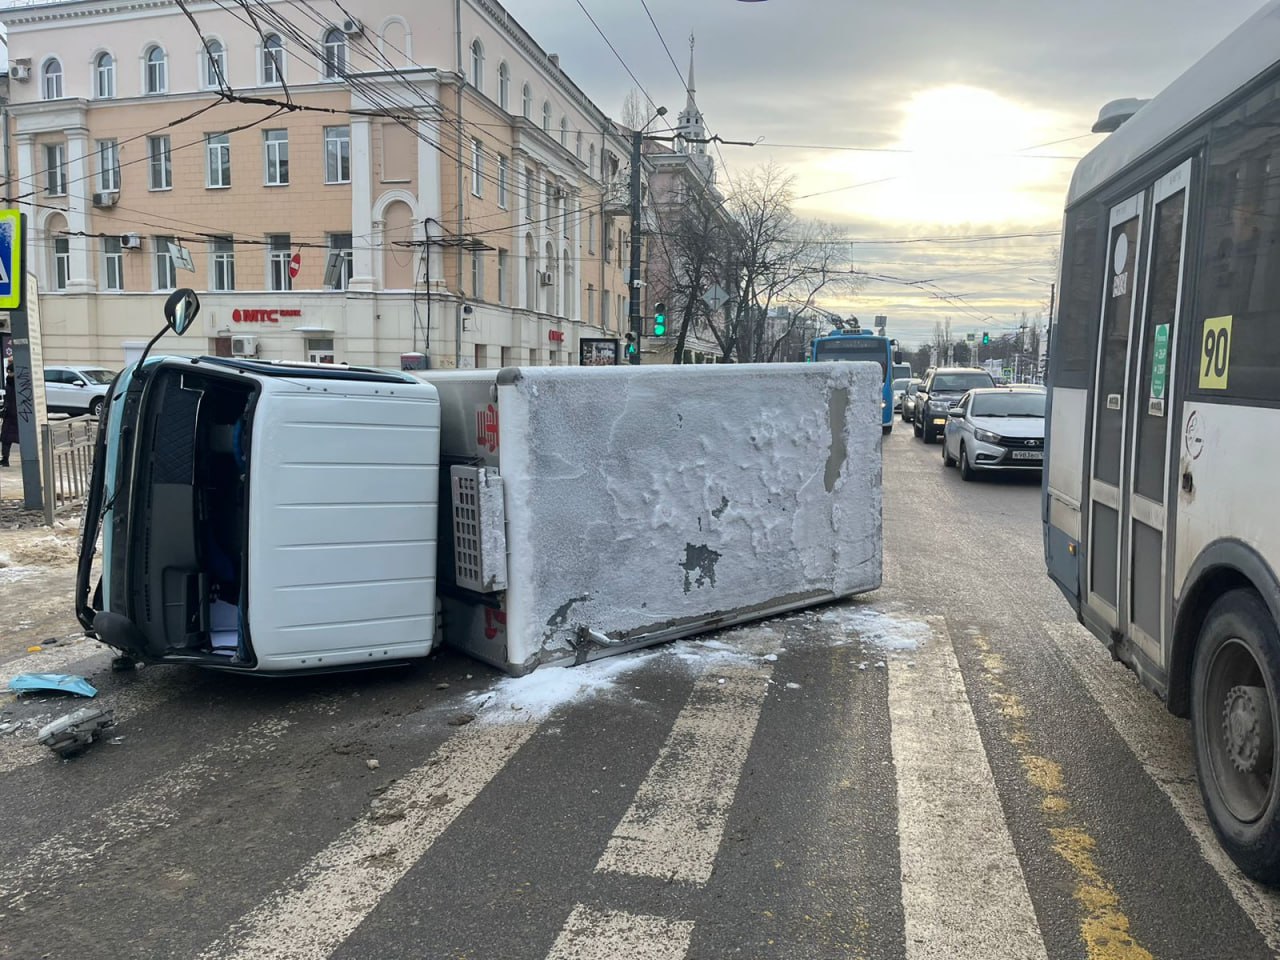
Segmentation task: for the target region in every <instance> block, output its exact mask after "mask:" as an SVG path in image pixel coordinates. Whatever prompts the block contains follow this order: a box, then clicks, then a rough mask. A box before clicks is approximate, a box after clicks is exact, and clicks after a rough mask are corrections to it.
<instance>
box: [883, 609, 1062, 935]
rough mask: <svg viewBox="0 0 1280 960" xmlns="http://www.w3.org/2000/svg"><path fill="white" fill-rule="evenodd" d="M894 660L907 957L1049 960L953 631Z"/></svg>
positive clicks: (939, 627) (940, 628)
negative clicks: (909, 655) (907, 658)
mask: <svg viewBox="0 0 1280 960" xmlns="http://www.w3.org/2000/svg"><path fill="white" fill-rule="evenodd" d="M931 623H932V625H933V627H934V636H933V639H932V640H931V641H930V642H929V643H927V644H926V645H925V646H923V647H922V648H921V649H920V650H918V651H917V652H916V653H915V654H914V657H913V660H912V661H910V662H907V661H903V660H900V659H894V660H891V661H889V722H890V730H891V736H890V742H891V746H892V751H893V762H894V766H895V768H896V770H897V780H898V842H899V850H900V859H901V873H902V911H903V919H904V921H905V924H906V947H907V960H987V958H991V960H996V958H999V960H1010V958H1018V960H1046V952H1045V947H1044V941H1043V939H1042V937H1041V935H1040V926H1039V923H1038V921H1037V920H1036V915H1035V910H1034V909H1033V908H1032V906H1031V896H1030V894H1029V893H1028V891H1027V884H1026V879H1025V878H1024V876H1023V872H1022V864H1021V862H1020V861H1019V859H1018V854H1017V851H1016V850H1015V848H1014V846H1013V838H1012V837H1011V836H1010V834H1009V827H1008V825H1007V824H1006V823H1005V819H1004V813H1003V810H1002V809H1001V806H1000V798H999V795H998V794H997V792H996V784H995V776H994V775H993V773H992V771H991V765H990V763H989V762H988V761H987V754H986V751H985V749H984V748H983V745H982V738H981V736H980V735H979V733H978V724H977V720H976V719H975V718H974V715H973V709H972V707H971V706H970V703H969V697H968V694H967V693H966V690H965V685H964V679H963V677H962V676H961V674H960V664H959V662H958V661H957V660H956V655H955V650H954V649H953V647H952V644H951V638H950V636H949V635H948V634H947V632H946V628H945V626H944V625H943V624H942V623H941V621H931Z"/></svg>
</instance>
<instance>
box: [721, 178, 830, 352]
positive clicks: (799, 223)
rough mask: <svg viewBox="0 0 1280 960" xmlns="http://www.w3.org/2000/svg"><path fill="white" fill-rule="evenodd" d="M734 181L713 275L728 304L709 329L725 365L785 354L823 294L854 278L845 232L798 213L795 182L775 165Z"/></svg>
mask: <svg viewBox="0 0 1280 960" xmlns="http://www.w3.org/2000/svg"><path fill="white" fill-rule="evenodd" d="M736 179H737V189H736V190H735V191H734V193H733V194H732V195H731V196H730V197H729V200H728V202H727V204H726V209H727V211H728V213H729V215H730V218H731V220H732V226H731V228H730V229H729V230H727V231H725V233H724V238H723V241H724V242H722V243H721V244H720V249H719V252H720V255H719V258H718V262H717V264H716V270H715V273H716V274H717V276H718V278H719V283H720V285H721V286H722V287H724V289H725V290H726V291H727V292H728V293H729V294H730V298H729V304H728V309H726V310H725V311H724V313H723V315H722V316H710V317H709V318H708V320H709V327H710V330H711V334H712V336H713V337H714V338H715V340H716V343H717V344H718V345H719V347H720V351H721V354H722V356H723V357H724V358H725V359H726V360H737V361H738V362H739V363H757V362H768V361H772V360H777V359H778V358H779V356H781V355H782V354H783V353H784V352H785V350H786V344H787V343H788V341H789V340H791V339H794V337H793V334H794V331H795V330H796V329H797V328H798V327H799V326H801V325H802V324H803V323H804V322H806V321H805V320H804V319H803V318H804V317H805V315H806V314H807V313H808V312H809V309H810V308H811V307H812V306H813V305H814V301H815V300H816V299H817V298H818V296H819V294H822V293H827V294H830V293H835V292H839V291H840V290H845V291H851V290H852V289H853V287H854V282H853V280H854V277H853V273H852V272H851V271H850V270H849V268H848V266H847V260H846V258H844V257H843V256H842V255H841V249H842V248H841V245H840V244H839V242H838V239H839V237H840V235H841V231H839V230H838V229H836V228H835V227H833V226H832V225H830V224H826V223H822V222H819V221H805V220H801V219H800V218H798V217H797V216H796V215H795V212H794V211H793V210H792V208H791V201H792V195H793V194H792V178H791V177H789V176H787V175H786V174H784V173H783V172H782V171H781V170H780V169H779V168H778V167H776V166H774V165H772V164H770V165H768V166H765V167H761V168H759V169H757V170H754V171H751V172H749V173H746V174H742V175H740V176H739V177H737V178H736ZM782 306H785V307H786V308H787V310H786V311H785V313H782V312H778V311H776V309H775V308H778V307H782Z"/></svg>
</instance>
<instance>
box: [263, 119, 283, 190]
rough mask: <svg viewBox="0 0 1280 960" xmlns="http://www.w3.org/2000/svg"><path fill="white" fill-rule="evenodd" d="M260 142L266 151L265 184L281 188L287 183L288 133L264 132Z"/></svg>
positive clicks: (280, 131)
mask: <svg viewBox="0 0 1280 960" xmlns="http://www.w3.org/2000/svg"><path fill="white" fill-rule="evenodd" d="M262 140H263V148H264V149H265V150H266V163H265V167H266V184H267V186H269V187H283V186H285V185H287V184H288V183H289V131H288V130H264V131H263V133H262Z"/></svg>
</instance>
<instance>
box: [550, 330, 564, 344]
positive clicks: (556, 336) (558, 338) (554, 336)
mask: <svg viewBox="0 0 1280 960" xmlns="http://www.w3.org/2000/svg"><path fill="white" fill-rule="evenodd" d="M547 339H548V340H550V341H551V342H552V343H564V331H563V330H552V331H550V332H549V333H548V334H547Z"/></svg>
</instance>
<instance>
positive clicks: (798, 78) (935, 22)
mask: <svg viewBox="0 0 1280 960" xmlns="http://www.w3.org/2000/svg"><path fill="white" fill-rule="evenodd" d="M645 2H647V4H648V8H649V11H650V12H651V13H652V15H653V19H654V20H655V21H656V22H657V26H658V28H659V29H660V30H661V32H662V34H663V35H664V36H665V38H666V40H667V43H668V44H669V45H670V48H671V51H672V53H673V54H674V56H675V59H676V61H677V63H678V64H679V65H680V69H681V71H683V70H684V69H685V67H686V64H687V62H688V57H689V45H688V37H689V34H690V33H691V32H692V33H694V34H696V35H697V38H698V45H697V78H696V88H697V97H698V105H699V107H700V108H701V109H702V112H703V114H704V116H705V117H706V119H707V123H708V126H709V128H710V130H711V132H712V133H716V134H719V135H720V136H722V137H724V138H725V139H730V140H751V141H754V140H757V139H761V140H762V142H761V143H760V144H759V145H758V146H755V147H751V148H744V147H723V148H722V156H723V160H724V169H722V171H721V173H720V185H721V187H722V188H723V189H725V190H726V191H731V190H732V188H733V182H734V174H735V173H739V174H741V172H742V171H745V170H747V169H749V168H751V167H753V166H756V165H759V164H763V163H766V162H769V161H771V160H772V161H774V162H776V163H778V164H780V165H783V166H785V167H786V168H787V169H788V171H789V172H790V173H791V174H793V175H794V178H795V194H796V195H797V197H803V198H804V199H798V200H797V202H796V206H797V208H798V209H799V210H801V211H802V212H803V213H804V214H805V215H806V216H812V217H816V218H821V219H825V220H831V221H834V222H838V223H840V224H841V225H842V226H845V227H846V228H847V231H848V236H849V237H850V238H851V239H853V240H855V241H857V242H855V243H853V244H851V246H850V251H851V254H852V256H853V257H854V262H855V265H856V267H857V269H859V270H860V271H864V272H865V273H867V274H870V275H874V276H876V277H880V278H883V279H878V280H868V281H867V282H866V283H865V284H864V285H863V287H862V289H861V290H860V291H859V292H858V293H857V294H856V295H855V296H853V297H852V298H851V299H847V300H843V301H833V302H828V303H827V304H826V306H828V307H829V308H831V309H835V310H837V311H839V312H841V313H849V312H852V313H856V314H857V315H858V316H859V317H860V318H862V319H864V320H867V319H868V318H870V317H871V316H873V315H875V314H880V313H883V314H886V315H887V316H888V317H889V329H890V331H891V333H894V334H896V335H897V336H898V337H899V338H901V339H902V340H903V341H904V342H905V343H908V344H914V343H917V342H920V341H922V340H924V339H925V338H926V337H927V336H929V335H930V333H931V331H932V329H933V324H934V321H935V320H940V319H943V318H944V317H948V316H949V317H951V319H952V324H953V330H955V331H956V332H957V333H958V334H963V333H965V332H968V331H973V332H977V331H981V330H984V329H985V330H990V331H991V332H992V333H993V334H995V333H997V332H1003V331H1007V330H1009V329H1012V328H1013V327H1015V326H1016V325H1017V323H1018V320H1019V317H1020V316H1021V314H1022V312H1023V311H1026V312H1027V313H1028V314H1029V315H1030V316H1032V317H1035V316H1036V315H1038V314H1042V313H1043V312H1044V310H1045V307H1046V306H1047V300H1048V293H1049V287H1048V281H1049V280H1052V279H1055V272H1056V266H1055V261H1056V255H1057V249H1058V239H1057V232H1058V229H1059V226H1060V223H1061V210H1062V199H1063V196H1064V195H1065V192H1066V187H1067V182H1068V180H1069V179H1070V175H1071V170H1072V167H1073V160H1072V159H1071V158H1075V157H1079V156H1082V155H1083V154H1084V153H1086V152H1088V150H1089V149H1090V148H1091V147H1092V146H1093V145H1094V144H1096V143H1097V142H1099V140H1100V139H1101V138H1100V137H1098V136H1094V135H1091V134H1089V128H1090V127H1091V126H1092V124H1093V121H1094V119H1095V118H1096V117H1097V112H1098V108H1099V107H1100V106H1101V105H1102V104H1103V103H1105V102H1107V101H1108V100H1112V99H1116V98H1118V97H1130V96H1136V97H1149V96H1152V95H1154V94H1155V93H1157V92H1159V90H1160V89H1161V88H1162V87H1164V86H1165V85H1166V84H1168V83H1169V82H1170V81H1171V80H1173V79H1174V78H1175V77H1176V76H1177V75H1178V74H1179V73H1181V72H1182V71H1183V70H1185V69H1186V68H1187V67H1188V66H1190V65H1191V64H1192V63H1193V62H1194V61H1195V60H1197V59H1198V58H1199V57H1201V56H1202V55H1203V54H1204V53H1206V52H1207V51H1208V50H1209V49H1210V48H1211V47H1212V46H1213V45H1214V44H1215V43H1217V42H1218V41H1219V40H1221V39H1222V38H1223V37H1224V36H1226V34H1228V33H1229V32H1230V31H1231V30H1232V29H1234V28H1235V27H1237V26H1238V25H1240V24H1241V23H1242V22H1243V21H1244V20H1245V19H1247V18H1248V17H1249V16H1250V15H1251V14H1253V13H1254V12H1255V11H1257V10H1258V9H1259V8H1260V7H1261V6H1262V3H1261V0H1212V2H1208V0H1068V2H1062V0H1056V2H1048V0H961V2H956V0H763V2H754V3H745V2H738V0H645ZM504 4H505V6H506V7H507V9H508V10H509V11H510V13H511V14H512V15H513V16H514V17H515V18H516V19H517V20H519V21H520V22H521V24H523V25H524V26H525V27H526V28H527V29H528V30H529V31H530V32H531V33H532V34H533V35H534V36H535V37H536V38H537V40H538V41H539V42H540V43H541V44H542V45H543V46H544V48H545V49H547V50H548V51H551V52H556V53H559V54H560V56H561V62H562V64H563V66H564V68H565V69H566V70H567V71H568V72H569V74H570V75H571V76H572V77H573V78H574V80H575V81H576V82H577V83H578V84H579V86H581V87H582V88H583V89H584V90H585V91H586V92H587V94H588V95H589V96H591V97H592V98H593V99H595V101H596V102H597V103H598V104H599V105H600V106H601V107H602V108H603V109H604V110H606V111H607V112H609V113H611V114H612V115H614V116H617V115H618V114H619V113H620V112H621V106H622V102H623V99H624V98H625V96H626V94H627V91H628V90H630V89H632V88H633V87H634V86H635V84H634V82H633V81H632V80H631V79H630V77H628V76H627V73H626V71H625V70H624V68H623V66H622V64H621V63H619V61H618V59H617V57H615V56H614V54H613V53H612V52H611V51H610V49H609V47H608V46H607V45H606V43H605V41H604V40H603V39H602V38H601V36H600V34H599V33H598V32H597V31H596V29H595V28H594V27H593V26H592V24H591V22H590V20H589V19H588V17H587V15H586V13H584V12H583V9H582V6H585V7H586V9H587V11H589V12H590V14H591V15H592V16H593V17H594V18H595V20H596V22H597V23H598V24H599V26H600V28H601V30H602V31H603V32H604V34H605V35H606V36H607V37H608V39H609V41H611V42H612V43H613V45H614V47H616V49H617V51H618V53H619V54H620V55H621V57H622V59H623V60H625V61H626V63H627V65H628V66H629V67H630V68H631V70H632V71H633V72H634V73H635V75H636V77H637V78H638V79H639V80H640V82H641V84H642V85H643V87H644V89H645V91H647V93H648V94H649V95H650V96H651V97H652V98H653V100H654V101H656V102H657V103H660V104H663V105H665V106H667V107H669V108H670V111H671V114H672V116H673V117H674V115H675V114H676V113H677V112H678V111H679V110H680V109H681V108H682V107H683V105H684V100H685V92H684V88H683V86H682V85H681V82H680V80H679V78H678V77H677V74H676V70H675V69H674V68H673V66H672V64H671V61H670V60H669V59H668V58H667V54H666V53H665V52H664V50H663V47H662V44H661V42H660V41H659V39H658V34H657V32H656V31H655V30H654V27H653V25H652V24H651V23H650V22H649V18H648V17H647V16H646V14H645V10H644V7H643V6H642V3H641V0H581V4H582V6H580V5H579V2H578V0H504ZM1015 234H1016V235H1020V236H1017V237H1013V236H1010V235H1015ZM991 236H997V237H1005V238H1007V239H998V240H976V239H973V238H978V237H991ZM890 241H891V242H890ZM904 241H905V242H904ZM1037 280H1038V281H1042V282H1036V281H1037ZM918 281H933V283H932V284H931V285H923V284H920V283H919V282H918ZM943 297H946V298H949V299H943Z"/></svg>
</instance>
